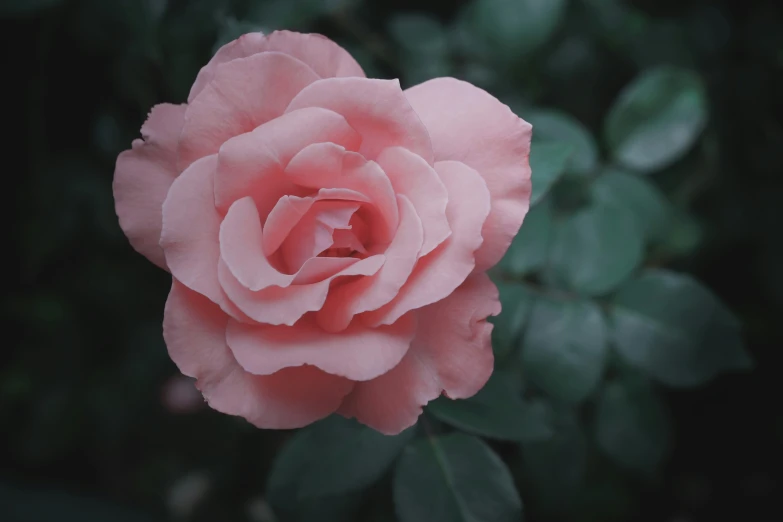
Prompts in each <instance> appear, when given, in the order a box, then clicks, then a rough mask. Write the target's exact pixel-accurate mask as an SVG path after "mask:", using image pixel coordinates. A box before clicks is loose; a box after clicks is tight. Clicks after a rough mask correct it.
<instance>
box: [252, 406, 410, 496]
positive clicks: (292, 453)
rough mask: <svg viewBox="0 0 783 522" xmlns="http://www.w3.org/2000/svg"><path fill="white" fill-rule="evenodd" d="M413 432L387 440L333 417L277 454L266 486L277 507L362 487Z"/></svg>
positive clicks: (304, 432)
mask: <svg viewBox="0 0 783 522" xmlns="http://www.w3.org/2000/svg"><path fill="white" fill-rule="evenodd" d="M414 431H415V428H410V429H408V430H406V431H404V432H403V433H401V434H400V435H397V436H393V437H390V436H386V435H383V434H381V433H378V432H377V431H375V430H373V429H371V428H368V427H366V426H363V425H361V424H359V423H358V422H356V421H354V420H348V419H344V418H342V417H340V416H337V415H333V416H331V417H329V418H327V419H324V420H322V421H319V422H317V423H315V424H312V425H310V426H308V427H307V428H304V429H302V430H300V431H299V432H297V433H296V435H294V436H293V437H292V438H291V440H290V441H289V442H288V443H287V444H286V445H285V447H284V448H283V449H282V451H280V453H279V454H278V456H277V459H276V460H275V463H274V465H273V467H272V471H271V473H270V476H269V481H268V493H267V495H268V498H269V500H270V502H271V503H272V504H273V505H275V506H281V505H282V506H291V505H296V504H298V503H299V502H302V501H304V500H308V499H317V498H321V497H325V496H334V495H339V494H343V493H349V492H352V491H357V490H360V489H362V488H365V487H367V486H369V485H371V484H372V483H374V482H375V481H377V480H378V479H380V478H381V476H382V475H383V474H384V473H385V472H386V470H387V469H388V468H389V467H390V466H391V464H392V463H393V462H394V460H395V459H396V458H397V455H398V454H399V453H400V451H401V450H402V448H403V446H405V444H406V443H407V442H408V441H409V440H410V439H411V437H412V436H413V433H414Z"/></svg>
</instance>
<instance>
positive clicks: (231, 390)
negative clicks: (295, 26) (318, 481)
mask: <svg viewBox="0 0 783 522" xmlns="http://www.w3.org/2000/svg"><path fill="white" fill-rule="evenodd" d="M141 134H142V137H143V140H136V141H134V143H133V148H132V149H131V150H129V151H125V152H123V153H122V154H121V155H120V157H119V158H118V160H117V169H116V173H115V179H114V196H115V199H116V205H117V214H118V216H119V218H120V224H121V226H122V228H123V230H124V231H125V233H126V234H127V236H128V238H129V239H130V242H131V244H132V245H133V246H134V248H135V249H136V250H138V251H139V252H140V253H142V254H144V255H145V256H146V257H147V258H149V259H150V260H151V261H152V262H153V263H155V264H157V265H158V266H160V267H161V268H164V269H167V270H168V271H170V272H171V274H172V276H173V286H172V289H171V293H170V295H169V299H168V302H167V303H166V309H165V317H164V320H163V334H164V337H165V340H166V344H167V345H168V349H169V353H170V355H171V358H172V359H173V360H174V362H175V363H176V364H177V365H178V366H179V368H180V370H181V371H182V373H184V374H185V375H188V376H191V377H194V378H196V379H197V386H198V388H199V389H200V390H201V392H202V393H203V395H204V397H205V398H206V400H207V401H208V402H209V405H210V406H211V407H212V408H214V409H216V410H219V411H222V412H225V413H228V414H232V415H240V416H242V417H244V418H246V419H247V420H248V421H250V422H251V423H253V424H255V425H256V426H258V427H261V428H296V427H300V426H304V425H306V424H309V423H311V422H314V421H316V420H318V419H320V418H323V417H325V416H327V415H329V414H331V413H333V412H338V413H340V414H342V415H345V416H349V417H356V418H357V419H358V420H359V421H361V422H363V423H365V424H367V425H369V426H371V427H373V428H375V429H377V430H379V431H381V432H384V433H390V434H391V433H398V432H400V431H402V430H403V429H405V428H407V427H408V426H411V425H413V424H414V423H415V422H416V419H417V418H418V416H419V415H420V414H421V412H422V406H423V405H425V404H427V402H429V401H431V400H433V399H435V398H436V397H438V396H439V395H441V393H445V394H446V395H447V396H448V397H451V398H466V397H470V396H471V395H473V394H475V393H476V392H477V391H478V390H479V389H481V387H482V386H483V385H484V383H485V382H486V381H487V379H488V378H489V376H490V374H491V373H492V367H493V356H492V348H491V343H490V333H491V331H492V325H491V324H489V323H487V321H486V318H487V316H489V315H496V314H498V313H499V312H500V304H499V302H498V293H497V289H496V288H495V285H494V284H493V283H492V282H491V281H490V279H489V278H488V277H487V275H486V274H485V271H486V270H487V269H488V268H490V267H492V266H493V265H494V264H495V263H497V262H498V261H499V260H500V258H501V257H502V256H503V254H504V252H505V251H506V249H507V248H508V246H509V244H510V242H511V239H512V238H513V237H514V235H515V234H516V233H517V230H518V229H519V227H520V225H521V224H522V220H523V218H524V216H525V213H526V212H527V209H528V202H529V197H530V166H529V163H528V155H529V151H530V136H531V127H530V125H529V124H528V123H526V122H524V121H523V120H521V119H519V118H518V117H517V116H515V115H514V114H513V113H512V112H511V111H510V110H509V108H508V107H506V106H505V105H503V104H502V103H500V102H499V101H498V100H497V99H495V98H493V97H492V96H491V95H489V94H487V93H486V92H484V91H483V90H481V89H478V88H476V87H474V86H472V85H470V84H468V83H465V82H462V81H459V80H455V79H452V78H438V79H435V80H431V81H429V82H426V83H423V84H421V85H418V86H416V87H413V88H411V89H408V90H406V91H402V90H401V89H400V85H399V82H397V81H396V80H395V81H391V80H371V79H367V78H365V77H364V73H363V72H362V69H361V68H360V67H359V65H358V64H357V63H356V62H355V61H354V60H353V58H351V56H350V55H349V54H348V53H347V52H345V51H344V50H343V49H341V48H340V47H339V46H337V45H336V44H335V43H333V42H332V41H330V40H328V39H327V38H324V37H322V36H319V35H308V34H298V33H292V32H287V31H281V32H275V33H272V34H271V35H268V36H263V35H261V34H255V33H254V34H247V35H245V36H243V37H241V38H239V39H238V40H236V41H234V42H231V43H229V44H227V45H226V46H224V47H223V48H221V49H220V50H219V51H218V52H217V54H216V55H215V57H214V58H213V59H212V61H211V62H209V64H207V65H206V67H204V68H203V69H202V70H201V72H200V73H199V75H198V77H197V78H196V82H195V83H194V85H193V88H192V89H191V92H190V96H189V97H188V103H187V104H182V105H169V104H162V105H157V106H155V107H154V108H153V109H152V112H151V113H150V116H149V118H148V119H147V121H146V122H145V123H144V125H143V126H142V128H141Z"/></svg>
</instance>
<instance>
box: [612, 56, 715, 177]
mask: <svg viewBox="0 0 783 522" xmlns="http://www.w3.org/2000/svg"><path fill="white" fill-rule="evenodd" d="M706 124H707V101H706V95H705V91H704V86H703V85H702V82H701V79H700V78H699V76H698V75H696V74H695V73H692V72H689V71H687V70H682V69H677V68H673V67H659V68H656V69H651V70H648V71H646V72H644V73H642V74H641V75H640V76H639V77H638V78H637V79H636V80H634V82H633V83H631V85H629V86H628V87H626V88H625V89H624V90H623V92H622V93H621V94H620V97H619V98H618V100H617V102H616V103H615V105H614V107H612V109H611V111H610V112H609V115H608V117H607V119H606V128H605V135H606V141H607V144H608V146H609V148H610V150H611V151H612V156H613V157H614V159H615V160H616V161H617V162H618V163H619V164H621V165H623V166H625V167H628V168H630V169H634V170H638V171H640V172H651V171H655V170H660V169H663V168H665V167H667V166H669V165H671V164H672V163H674V162H675V161H677V160H678V159H680V158H681V157H683V156H684V155H685V154H686V153H687V152H688V150H690V148H691V147H692V146H693V145H694V143H696V140H697V139H698V138H699V135H700V134H701V133H702V131H703V130H704V127H705V126H706Z"/></svg>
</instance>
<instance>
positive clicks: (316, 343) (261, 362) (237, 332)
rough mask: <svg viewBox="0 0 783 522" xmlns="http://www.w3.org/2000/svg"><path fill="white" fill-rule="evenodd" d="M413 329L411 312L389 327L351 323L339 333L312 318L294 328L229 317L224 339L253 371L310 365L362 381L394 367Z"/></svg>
mask: <svg viewBox="0 0 783 522" xmlns="http://www.w3.org/2000/svg"><path fill="white" fill-rule="evenodd" d="M415 331H416V322H415V319H414V317H413V315H412V314H409V315H406V316H405V317H403V318H401V319H400V320H399V321H397V322H396V323H395V324H393V325H390V326H383V327H380V328H368V327H366V326H364V325H361V324H355V325H351V326H349V327H348V328H347V329H345V330H344V331H342V332H340V333H339V334H329V333H326V332H324V331H323V330H321V328H319V327H318V325H316V324H315V321H314V320H313V319H312V318H311V317H310V318H303V319H302V320H301V321H299V322H298V323H297V324H296V325H295V326H293V327H289V326H253V325H247V324H243V323H238V322H236V321H230V322H229V325H228V330H227V335H226V338H227V339H228V345H229V347H230V348H231V350H232V352H233V353H234V356H235V357H236V358H237V361H238V362H239V364H240V365H241V366H242V367H243V368H245V369H246V370H247V371H249V372H251V373H254V374H259V375H268V374H271V373H274V372H277V371H279V370H281V369H283V368H288V367H292V366H300V365H302V364H311V365H313V366H316V367H318V368H320V369H322V370H323V371H325V372H327V373H330V374H333V375H340V376H343V377H346V378H348V379H351V380H357V381H365V380H369V379H373V378H375V377H377V376H378V375H381V374H383V373H386V372H387V371H389V370H390V369H392V368H394V366H396V365H397V363H399V362H400V360H401V359H402V358H403V356H404V355H405V353H406V352H407V351H408V348H409V346H410V342H411V339H413V336H414V333H415Z"/></svg>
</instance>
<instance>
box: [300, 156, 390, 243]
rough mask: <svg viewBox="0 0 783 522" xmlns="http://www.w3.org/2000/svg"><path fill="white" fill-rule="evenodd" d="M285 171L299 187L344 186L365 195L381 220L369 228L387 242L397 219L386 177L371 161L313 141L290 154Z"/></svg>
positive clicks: (380, 239)
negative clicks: (297, 151) (294, 153)
mask: <svg viewBox="0 0 783 522" xmlns="http://www.w3.org/2000/svg"><path fill="white" fill-rule="evenodd" d="M285 173H286V176H288V179H290V180H291V181H293V182H294V183H295V184H297V185H299V186H301V187H308V188H313V189H317V188H321V187H323V188H344V189H348V190H355V191H357V192H360V193H362V194H365V195H367V197H368V198H369V199H370V201H371V202H372V204H373V206H374V207H375V208H376V209H377V219H379V220H381V221H382V224H378V225H376V227H373V232H374V233H375V234H376V236H377V241H379V242H381V243H388V242H389V241H391V239H392V237H394V231H395V230H397V226H398V225H399V220H400V216H399V213H398V211H397V200H396V198H395V195H394V189H393V188H392V184H391V182H390V181H389V178H388V177H387V176H386V173H384V172H383V169H381V167H380V166H379V165H378V164H377V163H375V162H374V161H367V160H365V159H364V158H363V157H362V155H361V154H357V153H355V152H350V151H346V150H345V148H343V147H342V146H340V145H337V144H334V143H315V144H313V145H308V146H307V147H305V148H304V149H302V150H301V152H299V153H298V154H297V155H296V156H294V157H293V159H291V162H290V163H289V164H288V167H286V169H285Z"/></svg>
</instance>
